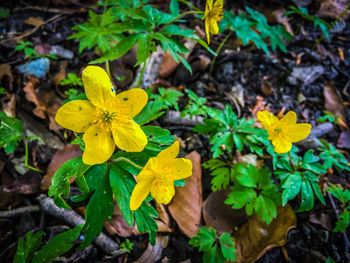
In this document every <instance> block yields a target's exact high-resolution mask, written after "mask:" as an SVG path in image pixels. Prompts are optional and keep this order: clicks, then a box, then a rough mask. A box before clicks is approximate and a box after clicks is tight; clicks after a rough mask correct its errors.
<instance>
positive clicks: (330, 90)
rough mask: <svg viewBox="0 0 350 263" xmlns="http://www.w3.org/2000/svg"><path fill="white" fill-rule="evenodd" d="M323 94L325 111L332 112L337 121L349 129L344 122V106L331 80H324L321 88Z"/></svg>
mask: <svg viewBox="0 0 350 263" xmlns="http://www.w3.org/2000/svg"><path fill="white" fill-rule="evenodd" d="M323 96H324V99H325V108H326V110H327V111H330V112H331V113H333V115H334V116H335V117H336V118H337V123H338V124H339V125H340V126H341V127H343V128H345V129H349V128H348V126H347V124H346V122H345V108H344V104H343V102H342V100H341V98H340V96H339V95H338V93H337V91H336V89H335V87H334V86H333V84H332V82H330V81H328V82H326V84H325V86H324V88H323Z"/></svg>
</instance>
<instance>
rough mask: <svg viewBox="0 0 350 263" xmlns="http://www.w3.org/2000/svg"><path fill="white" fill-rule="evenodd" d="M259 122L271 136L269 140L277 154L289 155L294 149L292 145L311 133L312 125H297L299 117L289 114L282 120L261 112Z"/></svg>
mask: <svg viewBox="0 0 350 263" xmlns="http://www.w3.org/2000/svg"><path fill="white" fill-rule="evenodd" d="M257 117H258V121H259V122H260V123H261V125H262V126H263V128H264V129H265V130H267V132H268V134H269V138H268V139H269V140H271V142H272V145H273V146H274V150H275V152H276V153H287V152H289V151H290V150H291V149H292V143H295V142H299V141H302V140H304V139H305V138H306V137H307V136H309V134H310V132H311V128H312V126H311V124H309V123H298V124H297V123H296V122H297V115H296V113H295V112H294V111H290V112H288V113H287V114H286V115H285V116H284V117H283V118H282V119H281V120H279V119H278V118H277V117H276V116H274V115H273V114H272V113H270V112H268V111H259V112H258V114H257Z"/></svg>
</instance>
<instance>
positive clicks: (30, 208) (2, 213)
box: [0, 205, 41, 218]
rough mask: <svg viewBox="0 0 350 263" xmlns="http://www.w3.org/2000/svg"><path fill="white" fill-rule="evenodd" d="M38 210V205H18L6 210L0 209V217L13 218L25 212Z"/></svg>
mask: <svg viewBox="0 0 350 263" xmlns="http://www.w3.org/2000/svg"><path fill="white" fill-rule="evenodd" d="M40 210H41V208H40V206H38V205H31V206H25V207H19V208H16V209H11V210H7V211H0V218H13V217H17V216H20V215H22V214H25V213H35V212H39V211H40Z"/></svg>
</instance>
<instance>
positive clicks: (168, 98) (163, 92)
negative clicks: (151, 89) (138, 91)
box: [151, 88, 183, 111]
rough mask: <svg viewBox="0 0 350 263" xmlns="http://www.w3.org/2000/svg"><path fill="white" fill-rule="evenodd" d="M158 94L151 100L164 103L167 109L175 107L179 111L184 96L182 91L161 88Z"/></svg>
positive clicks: (152, 96) (152, 95)
mask: <svg viewBox="0 0 350 263" xmlns="http://www.w3.org/2000/svg"><path fill="white" fill-rule="evenodd" d="M158 92H159V95H158V94H151V98H152V99H154V100H155V101H159V102H160V103H163V104H164V105H166V106H167V107H169V108H171V107H174V108H175V109H176V110H177V111H178V110H179V105H178V101H179V99H180V97H182V96H183V93H182V92H180V91H177V90H175V89H170V88H167V89H165V88H159V89H158Z"/></svg>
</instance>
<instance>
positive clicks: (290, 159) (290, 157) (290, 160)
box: [288, 152, 295, 170]
mask: <svg viewBox="0 0 350 263" xmlns="http://www.w3.org/2000/svg"><path fill="white" fill-rule="evenodd" d="M288 157H289V163H290V166H292V168H293V170H295V165H294V163H293V161H292V156H290V152H288Z"/></svg>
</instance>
